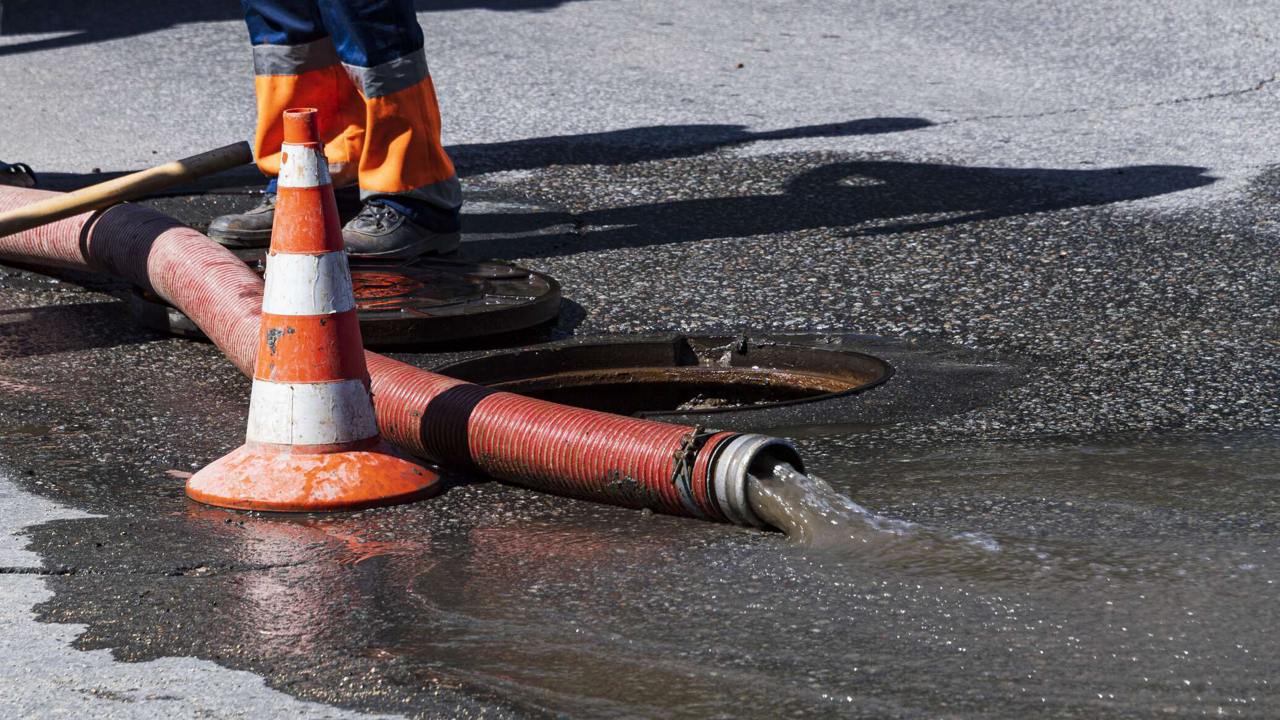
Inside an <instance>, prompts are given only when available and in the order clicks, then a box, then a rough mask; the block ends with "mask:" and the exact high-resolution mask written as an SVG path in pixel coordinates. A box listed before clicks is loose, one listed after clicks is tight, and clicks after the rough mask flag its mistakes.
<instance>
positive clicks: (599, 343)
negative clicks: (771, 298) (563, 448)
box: [434, 333, 895, 418]
mask: <svg viewBox="0 0 1280 720" xmlns="http://www.w3.org/2000/svg"><path fill="white" fill-rule="evenodd" d="M682 343H683V344H685V345H686V346H687V347H690V348H694V347H696V348H700V349H701V350H702V351H703V352H704V353H705V352H707V351H709V350H720V351H724V352H732V353H735V354H736V355H737V356H746V355H749V354H750V352H751V351H753V350H754V351H757V352H758V351H761V350H767V351H776V350H790V351H792V352H794V353H795V354H797V355H804V356H813V357H817V358H821V359H827V360H830V359H832V358H840V359H843V360H846V361H847V362H849V363H850V364H856V365H859V366H860V368H858V369H859V370H861V371H862V372H864V373H865V374H866V375H867V377H865V378H863V379H862V380H861V381H859V382H857V383H849V387H845V388H842V389H839V390H832V391H827V392H813V394H808V395H804V396H803V397H794V398H788V399H780V400H766V401H761V402H747V403H741V404H731V405H725V406H719V407H698V408H694V409H686V408H683V407H676V408H664V409H656V410H638V411H635V412H632V413H631V414H632V415H633V416H635V417H646V418H647V417H660V418H662V417H665V418H670V417H674V416H684V417H691V418H697V417H700V416H714V415H725V414H733V413H752V412H756V411H766V410H772V409H777V408H788V407H794V406H800V405H811V404H816V403H822V402H826V401H830V400H838V399H841V398H848V397H850V396H853V395H857V394H860V393H863V392H866V391H868V390H871V389H873V388H876V387H878V386H880V385H882V384H884V383H885V382H887V381H888V380H890V379H891V378H892V377H893V375H894V372H895V371H894V367H893V366H892V365H891V364H890V363H889V362H887V361H886V360H884V359H883V358H880V357H877V356H875V355H871V354H868V353H865V352H861V351H859V350H854V349H849V348H844V347H841V346H840V345H838V344H834V343H826V342H822V341H821V340H819V339H815V338H814V337H813V336H797V335H794V334H786V333H777V334H769V333H761V334H757V335H754V336H751V335H742V334H740V335H736V336H735V335H711V334H708V335H699V334H692V333H668V334H648V335H636V336H625V335H609V336H598V337H584V338H576V339H573V340H569V341H561V342H557V343H551V344H549V345H535V346H529V347H524V348H514V349H510V350H502V351H497V352H490V353H486V354H484V355H480V356H474V357H467V358H463V359H460V360H454V361H451V362H448V363H446V364H443V365H440V366H437V367H435V368H434V370H435V371H437V372H440V373H441V374H444V375H448V376H450V377H455V378H457V379H459V380H464V381H468V382H474V383H477V384H480V385H484V386H486V387H489V388H491V389H494V390H499V391H508V392H512V393H516V394H529V395H533V396H535V397H537V396H538V393H540V392H546V391H547V390H555V389H556V388H548V387H544V386H540V385H539V384H540V383H545V382H547V381H549V380H550V379H552V378H554V377H557V376H569V377H572V376H575V375H576V376H579V377H583V378H585V377H587V376H589V375H590V374H591V371H590V370H588V371H583V370H578V369H577V368H576V367H573V366H567V367H563V369H560V370H557V371H556V372H551V373H538V372H533V373H529V374H516V375H509V376H505V377H503V376H499V377H497V378H494V377H492V376H488V377H486V376H484V374H483V372H481V373H480V374H477V372H476V370H483V368H484V366H485V365H486V364H492V363H494V362H496V361H499V360H501V359H504V358H510V359H512V360H514V361H515V362H514V363H513V364H518V363H519V359H520V358H521V357H525V358H528V357H536V356H544V357H545V356H547V355H550V354H560V355H572V354H575V353H577V354H581V353H584V352H590V351H592V350H600V349H608V348H625V347H639V346H648V347H657V348H660V347H663V346H673V347H677V348H678V347H679V346H680V344H682ZM695 354H697V353H696V351H695ZM698 357H699V358H701V357H703V356H702V355H698ZM682 368H683V369H687V370H693V371H694V372H693V373H688V374H687V375H688V376H693V375H702V378H701V380H702V381H703V382H704V383H706V382H710V383H715V382H716V381H715V376H716V375H717V374H728V373H730V372H731V371H732V370H733V369H735V368H734V367H733V366H726V365H721V364H717V365H707V364H703V363H701V362H699V363H697V364H691V363H690V364H679V365H677V364H672V365H669V366H661V365H655V364H652V363H649V364H643V363H632V364H625V363H623V364H618V365H614V366H609V367H606V368H603V369H601V368H597V369H596V370H595V372H596V373H597V374H599V375H601V376H603V377H605V379H606V382H602V383H595V384H594V385H596V386H605V385H609V384H626V383H625V381H621V382H619V378H620V377H621V376H626V375H629V374H631V375H637V376H640V379H639V380H638V381H637V382H635V383H634V384H635V385H636V386H644V385H646V384H652V383H654V382H658V381H660V380H661V378H660V377H657V376H660V375H662V374H663V373H664V372H673V371H678V370H680V369H682ZM736 369H739V370H745V371H747V372H746V373H739V374H738V376H739V377H741V376H742V375H750V374H755V375H758V376H762V377H780V376H783V375H788V374H790V375H792V376H795V375H801V376H806V377H813V378H820V377H823V376H824V373H822V372H821V371H819V370H812V369H810V370H808V371H806V370H805V369H803V368H801V369H797V368H776V367H766V366H761V365H754V366H738V367H737V368H736ZM825 377H827V378H828V379H833V380H837V381H838V378H835V377H834V376H832V375H830V374H825ZM610 379H613V380H615V383H609V382H607V381H608V380H610ZM680 382H684V383H685V384H696V382H694V381H689V380H680V379H673V384H675V383H680ZM718 384H720V385H722V386H723V387H734V386H739V385H740V384H734V383H718ZM531 385H532V387H531ZM592 386H593V383H589V382H582V383H580V384H576V385H569V386H566V387H569V388H570V389H580V388H590V387H592ZM787 387H788V389H792V390H795V389H797V386H795V385H790V386H787ZM806 390H807V388H803V389H801V391H806ZM557 402H565V401H563V400H558V401H557ZM570 404H572V403H570Z"/></svg>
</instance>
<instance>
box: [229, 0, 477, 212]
mask: <svg viewBox="0 0 1280 720" xmlns="http://www.w3.org/2000/svg"><path fill="white" fill-rule="evenodd" d="M242 2H243V4H244V7H245V17H246V23H247V25H248V27H249V33H250V39H251V40H252V42H253V46H254V47H253V59H254V72H255V83H254V86H255V91H256V95H257V101H258V127H257V132H256V135H255V139H254V140H255V142H254V144H255V151H256V155H257V158H258V167H259V168H261V170H262V171H263V172H264V173H266V174H267V175H276V174H277V173H278V172H279V169H280V144H281V142H282V139H283V136H282V131H281V124H280V123H281V114H282V113H283V111H284V110H286V109H288V108H292V107H315V108H318V109H319V110H320V120H321V126H320V133H321V138H322V139H323V140H324V143H325V154H326V155H327V156H328V158H329V163H330V171H331V173H332V175H333V178H334V182H335V184H336V185H339V186H342V185H349V184H352V183H353V182H354V183H358V184H359V186H360V194H361V196H362V197H366V198H367V197H369V196H372V195H402V196H408V197H412V198H415V199H418V200H421V201H425V202H427V203H429V204H431V205H433V206H435V207H437V208H440V209H442V210H445V211H449V212H456V211H457V209H458V208H459V207H460V206H461V204H462V197H461V192H460V188H459V184H458V179H457V176H456V174H455V171H454V168H453V163H452V161H450V159H449V156H448V154H447V153H446V152H445V150H444V147H443V145H441V142H440V111H439V107H438V104H437V100H436V93H435V86H434V85H433V84H432V81H431V75H430V72H429V70H428V68H427V62H426V56H425V54H424V52H423V46H422V31H421V28H420V27H419V26H418V22H417V18H416V16H415V15H414V11H413V2H412V0H383V1H380V2H372V1H368V0H364V1H360V0H356V1H352V0H346V1H345V2H344V1H342V0H242Z"/></svg>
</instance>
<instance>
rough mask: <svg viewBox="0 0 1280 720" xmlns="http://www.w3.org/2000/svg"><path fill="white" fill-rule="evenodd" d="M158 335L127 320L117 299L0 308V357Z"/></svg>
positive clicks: (133, 341)
mask: <svg viewBox="0 0 1280 720" xmlns="http://www.w3.org/2000/svg"><path fill="white" fill-rule="evenodd" d="M157 337H160V336H159V335H157V334H155V333H153V332H151V331H149V330H145V329H143V328H139V327H138V326H136V325H134V324H133V323H130V322H129V321H128V319H127V316H126V315H125V314H124V312H123V311H122V310H121V308H120V306H119V305H118V304H117V303H76V304H73V305H47V306H42V307H29V308H14V309H7V310H0V360H13V359H16V358H24V357H37V356H41V355H55V354H59V353H69V352H81V351H85V350H97V349H103V348H111V347H119V346H122V345H133V344H137V343H140V342H146V341H148V340H154V339H156V338H157Z"/></svg>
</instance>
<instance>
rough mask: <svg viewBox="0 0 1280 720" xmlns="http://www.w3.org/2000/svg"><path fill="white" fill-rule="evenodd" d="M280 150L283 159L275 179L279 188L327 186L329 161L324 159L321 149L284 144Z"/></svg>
mask: <svg viewBox="0 0 1280 720" xmlns="http://www.w3.org/2000/svg"><path fill="white" fill-rule="evenodd" d="M280 150H281V153H282V155H281V157H282V158H283V161H282V162H281V163H280V176H279V177H278V178H277V183H278V184H279V186H280V187H288V188H312V187H320V186H321V185H328V184H329V161H328V160H325V159H324V151H323V150H322V149H321V148H319V147H309V146H307V145H291V144H289V143H284V144H283V145H281V146H280Z"/></svg>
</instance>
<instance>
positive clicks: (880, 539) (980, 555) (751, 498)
mask: <svg viewBox="0 0 1280 720" xmlns="http://www.w3.org/2000/svg"><path fill="white" fill-rule="evenodd" d="M747 499H748V502H750V504H751V508H752V509H753V510H754V511H755V513H756V515H757V516H759V517H760V519H761V520H764V521H765V522H766V523H768V524H769V525H771V526H773V527H775V528H777V529H779V530H782V531H783V532H785V533H786V534H787V536H788V538H790V539H791V541H792V542H793V543H795V544H796V545H797V546H799V547H802V548H804V549H805V550H807V551H816V556H818V557H821V556H826V557H830V558H835V559H837V560H838V559H839V558H842V557H847V556H849V555H852V554H857V555H860V556H863V557H873V558H874V559H875V560H876V561H877V562H878V563H880V564H881V565H882V566H884V567H886V568H888V567H894V568H898V569H903V570H911V569H914V570H917V571H922V572H925V573H933V574H936V573H942V574H947V575H961V576H965V577H968V578H972V579H977V578H985V579H996V578H1003V579H1009V580H1021V581H1032V582H1035V581H1046V580H1047V581H1051V582H1061V581H1064V580H1088V579H1091V578H1099V577H1104V578H1105V577H1118V576H1120V575H1133V574H1139V575H1159V574H1163V573H1165V572H1167V571H1168V569H1167V568H1166V567H1165V565H1166V564H1167V563H1166V562H1165V561H1164V560H1162V559H1161V558H1158V557H1157V558H1152V557H1149V556H1143V557H1141V558H1135V557H1128V556H1126V555H1125V554H1123V553H1109V552H1107V551H1100V550H1097V549H1094V550H1092V551H1091V552H1090V553H1089V554H1088V555H1087V556H1082V555H1081V554H1080V552H1079V549H1078V548H1074V547H1072V546H1071V545H1070V544H1066V543H1062V542H1057V543H1053V542H1049V543H1046V542H1039V543H1035V544H1032V543H1028V542H1023V541H1018V540H1006V541H997V540H996V539H995V538H993V537H991V536H989V535H986V534H983V533H977V532H949V531H945V530H939V529H936V528H930V527H927V526H925V525H920V524H918V523H913V522H909V521H907V520H900V519H896V518H891V517H886V516H884V515H881V514H879V513H877V512H875V511H873V510H870V509H868V508H866V507H863V506H862V505H859V504H858V503H857V502H854V501H853V499H851V498H849V497H848V496H846V495H842V494H841V493H839V492H837V491H836V490H835V489H834V488H832V487H831V485H829V484H828V483H827V482H826V481H825V480H823V479H822V478H819V477H816V476H813V475H808V474H805V473H803V472H800V471H798V470H796V469H795V468H793V467H792V466H791V465H788V464H787V463H778V464H777V465H775V466H774V468H773V471H772V474H771V475H751V476H750V480H749V481H748V483H747Z"/></svg>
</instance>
